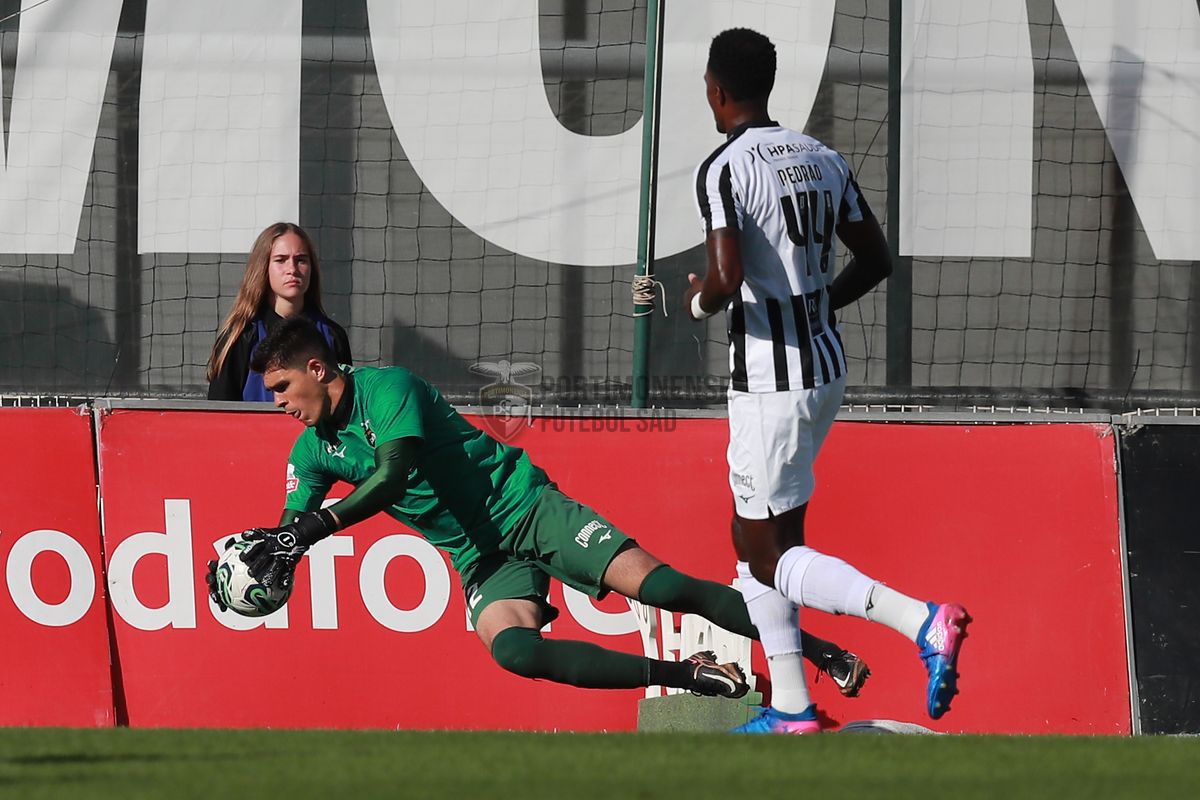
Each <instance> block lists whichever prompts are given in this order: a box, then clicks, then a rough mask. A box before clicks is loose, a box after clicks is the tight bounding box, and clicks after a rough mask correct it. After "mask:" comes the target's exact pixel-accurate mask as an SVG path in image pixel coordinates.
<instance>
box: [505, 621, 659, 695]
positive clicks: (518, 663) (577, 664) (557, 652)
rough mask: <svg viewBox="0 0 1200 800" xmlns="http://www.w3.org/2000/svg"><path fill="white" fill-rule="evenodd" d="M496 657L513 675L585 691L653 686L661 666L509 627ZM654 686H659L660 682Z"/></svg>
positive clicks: (586, 643) (578, 643)
mask: <svg viewBox="0 0 1200 800" xmlns="http://www.w3.org/2000/svg"><path fill="white" fill-rule="evenodd" d="M492 658H494V659H496V663H497V664H499V665H500V666H502V667H504V668H505V669H506V670H508V671H509V672H513V673H516V674H517V675H521V676H522V677H525V678H541V679H542V680H547V681H554V682H555V683H566V684H569V685H571V686H578V687H580V688H583V689H633V688H637V687H639V686H650V685H651V664H652V663H654V664H657V663H658V662H651V660H650V659H648V658H645V657H644V656H635V655H630V654H629V653H618V652H616V651H615V650H606V649H604V648H603V647H600V646H598V645H594V644H591V643H590V642H578V641H571V640H564V639H544V638H542V635H541V633H539V632H538V631H535V630H534V629H533V628H506V629H505V630H503V631H501V632H500V633H498V634H496V638H495V639H493V640H492ZM675 666H676V667H678V665H675ZM654 677H656V678H659V677H660V676H657V675H655V676H654ZM654 685H659V684H658V682H657V681H656V682H655V684H654ZM665 685H668V686H676V685H679V684H678V683H675V682H673V683H669V684H665Z"/></svg>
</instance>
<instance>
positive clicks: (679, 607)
mask: <svg viewBox="0 0 1200 800" xmlns="http://www.w3.org/2000/svg"><path fill="white" fill-rule="evenodd" d="M637 599H638V600H640V601H642V602H643V603H645V604H646V605H648V606H654V607H655V608H664V609H666V610H667V611H678V612H680V613H682V614H696V615H698V616H701V617H704V618H705V619H706V620H708V621H709V622H715V623H716V624H717V625H720V626H721V627H722V628H724V629H725V630H727V631H732V632H733V633H737V634H741V635H742V636H745V637H747V638H750V639H757V638H758V631H757V630H755V628H754V624H753V623H752V622H751V621H750V616H749V614H747V613H746V604H745V602H744V601H743V600H742V596H741V595H740V594H739V593H738V591H737V590H736V589H732V588H730V587H728V586H725V585H723V584H720V583H715V582H713V581H702V580H700V579H699V578H693V577H691V576H690V575H684V574H683V573H682V572H679V571H678V570H675V569H672V568H671V567H669V566H667V565H666V564H662V565H660V566H658V567H655V568H654V569H653V570H651V571H650V574H649V575H647V576H646V578H645V579H644V580H643V581H642V585H641V588H639V589H638V598H637ZM651 685H654V686H658V685H665V684H657V683H656V684H651Z"/></svg>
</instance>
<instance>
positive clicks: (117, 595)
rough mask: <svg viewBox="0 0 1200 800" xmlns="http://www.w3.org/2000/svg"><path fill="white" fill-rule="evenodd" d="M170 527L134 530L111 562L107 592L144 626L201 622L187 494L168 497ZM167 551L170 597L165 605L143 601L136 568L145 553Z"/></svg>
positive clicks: (119, 610) (131, 619)
mask: <svg viewBox="0 0 1200 800" xmlns="http://www.w3.org/2000/svg"><path fill="white" fill-rule="evenodd" d="M163 507H164V510H165V512H166V532H165V533H158V532H156V531H146V532H144V533H135V534H134V535H133V536H130V537H129V538H128V539H126V540H125V541H123V542H121V543H120V544H119V545H117V546H116V548H115V549H114V550H113V552H112V557H111V558H110V559H109V562H108V596H109V597H110V598H111V599H112V604H113V609H114V610H115V611H116V612H117V613H118V614H119V615H120V616H121V618H122V619H124V620H125V621H126V622H128V623H129V624H130V625H132V626H133V627H135V628H138V629H140V630H144V631H156V630H160V629H162V628H166V627H168V626H170V627H172V628H194V627H196V597H195V582H194V578H193V572H194V569H193V563H192V514H191V504H190V503H189V501H187V500H164V501H163ZM151 554H157V555H164V556H166V557H167V602H166V603H165V604H164V605H162V606H161V607H160V608H150V607H149V606H147V605H145V604H144V603H142V601H141V600H140V599H139V598H138V596H137V590H136V588H135V587H134V570H135V569H136V567H137V564H138V562H139V561H140V560H141V559H142V558H143V557H145V556H148V555H151Z"/></svg>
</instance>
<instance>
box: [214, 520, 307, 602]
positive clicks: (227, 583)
mask: <svg viewBox="0 0 1200 800" xmlns="http://www.w3.org/2000/svg"><path fill="white" fill-rule="evenodd" d="M253 544H254V542H246V541H243V540H242V539H233V540H232V541H231V542H230V543H229V546H228V547H226V548H225V552H224V553H223V554H222V555H221V558H220V559H219V560H218V561H217V594H219V595H220V596H221V600H222V602H224V603H225V605H227V606H229V608H230V610H232V611H236V612H237V613H238V614H241V615H242V616H243V617H265V616H266V615H267V614H271V613H273V612H275V611H278V610H279V609H280V608H282V607H283V604H284V603H286V602H287V600H288V596H289V595H290V594H291V593H292V589H291V586H288V587H287V588H286V589H282V588H279V587H274V588H270V589H268V588H267V587H266V586H263V585H262V584H261V583H259V582H258V581H257V580H256V579H255V578H252V577H251V576H250V568H249V567H248V566H246V562H244V561H242V552H243V551H244V550H247V549H249V548H250V547H251V546H252V545H253Z"/></svg>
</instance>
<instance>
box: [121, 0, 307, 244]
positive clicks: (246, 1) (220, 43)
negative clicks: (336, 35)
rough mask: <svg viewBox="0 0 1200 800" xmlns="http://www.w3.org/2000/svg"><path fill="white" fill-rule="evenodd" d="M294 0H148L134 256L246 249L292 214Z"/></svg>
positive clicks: (298, 0)
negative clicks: (276, 223) (136, 253)
mask: <svg viewBox="0 0 1200 800" xmlns="http://www.w3.org/2000/svg"><path fill="white" fill-rule="evenodd" d="M302 5H303V4H302V0H206V2H203V3H195V2H181V1H180V0H150V4H149V5H148V7H147V9H146V37H145V45H144V50H143V61H142V95H141V109H140V115H141V119H140V121H139V136H140V139H139V143H138V168H139V171H140V175H139V179H138V252H141V253H163V252H190V253H198V252H234V253H236V252H244V251H246V250H247V249H249V243H250V242H253V241H254V237H255V236H257V235H258V232H259V231H261V230H262V229H263V228H265V227H266V226H267V225H269V224H271V223H272V222H276V221H278V220H295V219H297V218H298V217H299V211H300V43H301V8H302Z"/></svg>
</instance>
